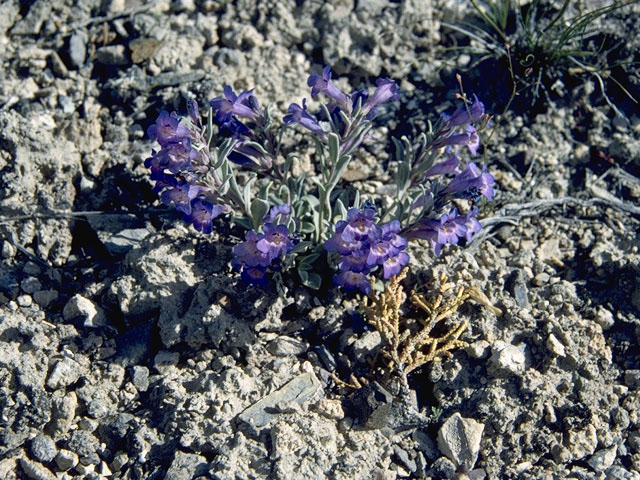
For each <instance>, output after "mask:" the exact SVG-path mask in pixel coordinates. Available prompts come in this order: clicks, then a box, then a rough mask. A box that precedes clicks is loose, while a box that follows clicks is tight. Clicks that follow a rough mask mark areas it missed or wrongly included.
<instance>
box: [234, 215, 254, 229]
mask: <svg viewBox="0 0 640 480" xmlns="http://www.w3.org/2000/svg"><path fill="white" fill-rule="evenodd" d="M233 222H234V223H236V224H238V225H240V226H241V227H242V228H244V229H246V230H251V229H252V228H253V224H252V223H251V220H249V219H248V218H247V217H233Z"/></svg>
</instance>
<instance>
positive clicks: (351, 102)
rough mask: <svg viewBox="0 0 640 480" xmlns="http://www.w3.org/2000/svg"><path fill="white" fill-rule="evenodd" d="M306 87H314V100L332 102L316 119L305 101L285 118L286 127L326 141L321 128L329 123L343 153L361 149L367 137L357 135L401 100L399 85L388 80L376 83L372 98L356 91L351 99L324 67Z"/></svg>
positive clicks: (312, 93)
mask: <svg viewBox="0 0 640 480" xmlns="http://www.w3.org/2000/svg"><path fill="white" fill-rule="evenodd" d="M307 85H309V86H310V87H311V96H312V97H314V98H315V97H316V96H317V95H318V94H320V93H322V94H324V95H325V96H326V97H328V98H329V103H327V104H326V105H325V106H324V109H323V110H322V111H320V112H318V113H317V114H315V115H311V114H310V113H309V112H308V110H307V100H306V98H305V99H303V100H302V106H300V105H298V104H297V103H292V104H291V105H289V109H288V113H287V115H285V116H284V122H285V124H287V125H291V124H299V125H301V126H302V127H304V128H306V129H307V130H309V131H311V132H312V133H314V134H315V135H316V136H318V137H319V138H320V139H322V140H325V139H326V138H327V133H328V132H326V131H325V130H324V129H323V128H322V125H321V122H323V121H327V122H328V123H329V124H330V125H331V127H332V130H334V131H335V132H336V133H338V134H339V135H340V137H341V139H342V140H343V148H342V150H343V153H346V152H349V151H352V150H353V149H354V148H356V147H357V146H358V145H360V143H361V142H362V140H363V138H364V135H361V136H357V135H354V134H355V133H356V132H357V131H358V127H360V126H361V125H362V124H363V123H364V122H370V121H371V120H373V119H374V118H375V117H376V115H377V114H378V110H377V107H378V106H379V105H380V104H382V103H385V102H388V101H392V100H397V99H398V85H396V83H395V82H394V81H392V80H389V79H387V78H379V79H378V80H377V81H376V90H375V91H374V93H373V95H371V96H369V92H368V91H367V90H356V91H355V92H353V93H352V94H351V95H349V94H346V93H344V92H343V91H342V90H340V89H339V88H338V87H337V86H336V85H335V84H334V83H333V82H332V81H331V67H329V66H326V67H324V69H323V70H322V74H321V75H315V74H314V75H311V76H310V77H309V78H308V80H307ZM327 115H328V118H327ZM345 119H346V120H347V121H345Z"/></svg>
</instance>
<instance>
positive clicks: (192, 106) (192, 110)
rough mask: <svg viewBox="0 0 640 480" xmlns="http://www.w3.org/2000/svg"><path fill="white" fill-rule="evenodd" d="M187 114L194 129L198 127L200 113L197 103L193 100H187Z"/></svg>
mask: <svg viewBox="0 0 640 480" xmlns="http://www.w3.org/2000/svg"><path fill="white" fill-rule="evenodd" d="M187 112H189V117H191V121H192V122H193V124H194V125H195V126H196V127H200V126H201V125H200V112H199V110H198V102H196V101H195V100H194V99H193V98H190V99H189V100H187Z"/></svg>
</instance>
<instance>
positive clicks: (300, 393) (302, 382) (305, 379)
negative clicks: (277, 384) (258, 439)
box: [238, 372, 323, 430]
mask: <svg viewBox="0 0 640 480" xmlns="http://www.w3.org/2000/svg"><path fill="white" fill-rule="evenodd" d="M322 394H323V392H322V384H321V383H320V380H318V378H317V377H316V376H315V374H314V373H313V372H306V373H303V374H301V375H298V376H297V377H296V378H294V379H293V380H291V381H290V382H289V383H287V384H286V385H285V386H284V387H282V388H281V389H279V390H276V391H275V392H273V393H270V394H269V395H267V396H266V397H264V398H262V399H261V400H259V401H258V402H256V403H254V404H253V405H251V406H250V407H249V408H247V409H246V410H245V411H244V412H242V413H241V414H240V415H239V416H238V418H239V419H240V420H241V421H243V422H245V423H247V424H249V426H251V427H253V428H255V429H256V430H260V429H262V428H263V427H265V426H266V425H268V424H269V422H271V421H272V420H273V419H274V418H276V417H277V415H278V414H277V413H274V410H275V409H276V408H277V407H279V406H283V405H287V404H291V403H295V404H297V405H300V406H301V405H303V404H304V403H307V402H311V401H313V400H318V399H319V397H320V396H321V395H322Z"/></svg>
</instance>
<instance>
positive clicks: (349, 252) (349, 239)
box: [324, 205, 409, 293]
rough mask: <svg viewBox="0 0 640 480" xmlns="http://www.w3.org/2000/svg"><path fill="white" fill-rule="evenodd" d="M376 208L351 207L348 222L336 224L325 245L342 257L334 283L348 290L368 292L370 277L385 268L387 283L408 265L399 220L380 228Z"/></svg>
mask: <svg viewBox="0 0 640 480" xmlns="http://www.w3.org/2000/svg"><path fill="white" fill-rule="evenodd" d="M375 213H376V211H375V209H374V208H373V207H372V206H370V205H365V207H364V208H363V209H358V208H352V209H350V210H349V212H348V213H347V219H346V220H341V221H339V222H338V223H337V224H336V227H335V233H334V235H333V236H332V237H331V238H330V239H329V240H327V241H326V242H325V244H324V248H325V249H326V250H327V251H328V252H337V253H339V254H340V261H339V263H338V267H339V269H340V273H338V275H337V276H336V277H335V279H334V281H335V283H336V284H337V285H340V286H342V287H344V289H345V290H347V291H352V290H360V291H361V292H364V293H368V292H369V290H370V288H371V286H370V282H369V277H368V275H369V274H370V273H371V271H372V270H373V269H375V268H376V267H378V266H380V265H381V266H382V270H383V277H384V279H385V280H387V279H389V278H391V277H392V276H394V275H397V274H398V273H399V272H400V270H402V268H403V267H404V266H406V265H407V264H408V263H409V255H408V254H407V253H406V252H405V251H404V250H405V248H407V241H406V240H405V239H404V238H403V237H402V236H400V234H399V233H400V222H398V221H397V220H394V221H392V222H391V223H387V224H384V225H382V226H379V225H378V224H377V223H376V222H375Z"/></svg>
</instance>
